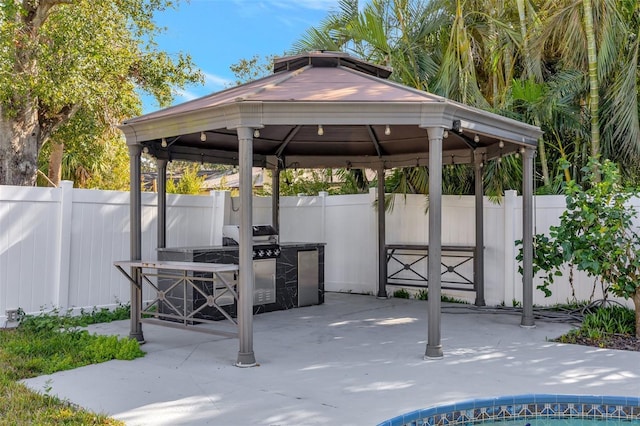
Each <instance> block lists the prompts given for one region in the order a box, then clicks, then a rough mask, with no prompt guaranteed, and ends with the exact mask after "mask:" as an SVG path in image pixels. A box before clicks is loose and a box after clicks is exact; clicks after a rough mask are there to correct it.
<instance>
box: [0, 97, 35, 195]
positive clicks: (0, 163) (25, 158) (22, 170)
mask: <svg viewBox="0 0 640 426" xmlns="http://www.w3.org/2000/svg"><path fill="white" fill-rule="evenodd" d="M39 133H40V126H39V124H38V113H37V108H36V103H35V102H33V101H32V102H29V106H27V107H26V108H23V109H22V110H21V111H19V112H17V113H16V115H15V116H13V117H10V118H9V117H7V115H6V114H5V111H4V110H3V107H2V105H0V185H19V186H33V185H35V183H36V176H37V172H38V138H39V136H40V135H39Z"/></svg>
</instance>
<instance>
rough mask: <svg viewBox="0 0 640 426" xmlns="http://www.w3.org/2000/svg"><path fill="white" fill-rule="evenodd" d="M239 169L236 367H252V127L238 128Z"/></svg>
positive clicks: (254, 360) (253, 358) (253, 363)
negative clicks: (237, 342)
mask: <svg viewBox="0 0 640 426" xmlns="http://www.w3.org/2000/svg"><path fill="white" fill-rule="evenodd" d="M238 144H239V145H238V147H239V160H240V164H239V169H240V176H239V178H240V236H239V238H240V241H238V243H239V244H238V245H239V246H240V247H239V261H238V264H239V265H238V266H239V269H240V273H239V276H238V280H239V288H238V316H237V317H238V318H237V319H238V338H239V340H240V349H239V350H238V359H237V361H236V366H238V367H253V366H255V365H256V357H255V354H254V353H253V289H254V276H253V254H252V253H253V231H252V225H253V188H252V187H253V184H252V183H253V182H252V162H253V129H252V128H251V127H239V128H238Z"/></svg>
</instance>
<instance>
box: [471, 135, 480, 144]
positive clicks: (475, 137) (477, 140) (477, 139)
mask: <svg viewBox="0 0 640 426" xmlns="http://www.w3.org/2000/svg"><path fill="white" fill-rule="evenodd" d="M473 141H474V142H475V143H478V142H480V136H478V135H477V134H476V135H475V136H474V137H473Z"/></svg>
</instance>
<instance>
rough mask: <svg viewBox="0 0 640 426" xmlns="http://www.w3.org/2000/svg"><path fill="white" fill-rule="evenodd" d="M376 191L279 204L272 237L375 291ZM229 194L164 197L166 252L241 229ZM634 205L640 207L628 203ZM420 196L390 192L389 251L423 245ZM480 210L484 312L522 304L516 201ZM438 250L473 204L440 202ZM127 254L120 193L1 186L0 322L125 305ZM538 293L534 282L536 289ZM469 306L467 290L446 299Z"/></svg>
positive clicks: (148, 204)
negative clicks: (231, 227)
mask: <svg viewBox="0 0 640 426" xmlns="http://www.w3.org/2000/svg"><path fill="white" fill-rule="evenodd" d="M375 198H376V194H375V190H372V191H371V192H370V193H369V194H362V195H339V196H327V195H326V194H321V195H320V196H315V197H307V196H301V197H283V198H282V200H281V203H280V228H281V229H280V239H281V241H283V242H292V241H299V242H323V243H326V248H325V288H326V290H328V291H344V292H354V293H367V294H375V292H376V289H377V274H378V266H377V236H376V233H377V222H376V209H375V208H374V202H375ZM142 203H143V218H142V229H143V241H142V246H143V258H145V259H155V258H156V250H155V248H156V232H157V228H156V227H157V224H156V205H157V195H156V194H155V193H143V194H142ZM238 203H239V200H238V199H237V198H231V197H230V195H229V193H227V192H212V194H211V195H210V196H186V195H169V196H168V200H167V247H181V246H208V245H218V244H220V242H221V241H222V226H223V225H226V224H234V223H238V207H239V205H238ZM634 205H635V206H636V208H639V207H640V202H639V200H635V201H634ZM535 206H536V213H535V219H536V229H535V232H537V233H541V232H546V231H548V229H549V226H551V225H554V224H557V223H558V222H559V216H560V215H561V213H562V211H563V209H564V207H565V205H564V198H563V197H562V196H539V197H536V200H535ZM426 207H427V206H426V198H425V197H424V196H418V195H409V196H406V197H404V196H397V197H396V199H395V203H394V208H393V210H392V212H390V213H387V221H386V239H387V244H393V243H414V244H426V243H427V242H428V230H427V223H428V213H427V212H426V210H427V209H426ZM484 208H485V220H484V223H485V299H486V302H487V304H488V305H497V304H501V303H505V304H507V305H511V304H512V303H513V301H520V300H521V299H522V284H521V283H522V280H521V277H520V275H519V274H518V265H517V263H516V261H515V256H516V254H517V251H516V247H515V245H514V241H515V240H516V239H519V238H520V237H521V234H522V199H521V197H518V196H517V195H516V194H515V192H513V191H511V192H508V193H507V195H506V196H505V197H504V198H503V200H502V202H501V203H500V204H496V203H492V202H491V201H489V200H488V199H485V202H484ZM442 217H443V229H442V241H443V244H460V245H474V223H475V222H474V200H473V197H472V196H464V197H458V196H445V197H443V214H442ZM254 223H256V224H263V223H271V200H270V198H266V197H256V198H255V199H254ZM128 258H129V193H128V192H116V191H97V190H83V189H73V188H72V187H71V183H70V182H63V185H62V186H61V187H60V188H26V187H13V186H0V324H2V323H4V321H5V319H6V317H5V312H6V310H8V309H17V308H22V309H23V310H24V311H25V312H36V311H39V310H40V309H43V308H51V307H59V308H62V309H67V308H81V307H82V308H85V309H91V308H93V307H100V306H113V305H115V304H117V303H126V302H128V301H129V284H128V282H127V281H126V280H125V279H124V278H123V277H122V276H121V274H120V273H119V272H118V271H117V270H116V269H115V268H114V267H113V262H114V261H117V260H125V259H128ZM565 275H566V277H563V279H559V280H558V282H557V284H555V285H554V286H553V292H554V294H553V296H552V297H551V298H544V295H543V294H542V293H541V292H540V291H538V290H535V291H534V303H536V304H540V305H549V304H554V303H564V302H566V301H567V300H569V299H571V297H572V292H571V288H570V286H569V284H568V278H567V277H568V276H569V274H568V273H567V274H565ZM534 285H535V282H534ZM592 287H593V279H591V278H588V277H586V276H584V275H583V274H578V273H577V272H576V273H575V274H574V288H575V289H576V295H575V296H576V298H577V299H578V300H586V299H588V298H589V297H590V294H591V289H592ZM450 293H452V294H451V295H452V296H454V297H458V298H463V299H467V300H469V301H473V300H474V296H473V294H471V293H468V292H466V293H465V292H450Z"/></svg>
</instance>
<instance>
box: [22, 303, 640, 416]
mask: <svg viewBox="0 0 640 426" xmlns="http://www.w3.org/2000/svg"><path fill="white" fill-rule="evenodd" d="M426 318H427V303H426V302H424V301H418V300H405V299H388V300H379V299H377V298H375V297H373V296H361V295H350V294H336V293H328V294H327V295H326V303H325V304H324V305H320V306H311V307H307V308H300V309H293V310H289V311H279V312H272V313H267V314H262V315H257V316H255V320H254V329H255V332H254V348H255V352H256V359H257V362H258V363H259V366H258V367H254V368H246V369H242V368H237V367H235V366H233V363H234V362H235V360H236V355H237V351H238V341H237V339H230V338H223V337H217V336H214V335H210V334H204V333H198V332H193V331H185V330H176V329H172V328H166V327H159V326H152V325H147V324H145V325H144V334H145V338H146V340H147V343H146V344H145V345H144V346H143V347H142V348H143V349H144V350H145V351H146V352H147V355H146V356H145V357H144V358H140V359H136V360H134V361H110V362H106V363H103V364H98V365H91V366H87V367H83V368H78V369H75V370H71V371H65V372H60V373H56V374H53V375H49V376H41V377H37V378H33V379H29V380H25V381H24V383H25V384H26V385H27V386H29V387H30V388H32V389H34V390H36V391H40V392H45V389H49V388H50V390H49V393H50V394H54V395H57V396H59V397H60V398H62V399H66V400H68V401H70V402H72V403H74V404H78V405H80V406H82V407H85V408H87V409H89V410H92V411H95V412H100V413H106V414H108V415H111V416H113V417H115V418H117V419H120V420H123V421H125V422H126V424H128V425H203V424H211V425H329V424H331V425H336V424H340V425H375V424H377V423H380V422H382V421H384V420H386V419H389V418H391V417H394V416H396V415H399V414H402V413H405V412H408V411H412V410H415V409H418V408H424V407H428V406H431V405H436V404H441V403H452V402H455V401H459V400H466V399H471V398H481V397H492V396H501V395H514V394H530V393H559V394H562V393H565V394H566V393H571V394H591V395H619V396H635V397H638V396H640V353H638V352H627V351H615V350H607V349H598V348H592V347H583V346H577V345H565V344H558V343H553V342H549V341H548V339H553V338H555V337H557V336H559V335H561V334H563V333H565V332H567V331H568V330H569V329H571V328H572V326H571V325H570V324H561V323H552V322H545V321H540V320H538V321H537V322H536V325H537V326H536V328H533V329H526V328H521V327H520V326H519V323H520V316H518V315H512V314H508V313H504V312H502V313H496V312H495V311H493V310H490V309H487V310H483V311H478V310H477V309H475V308H473V307H470V306H469V307H465V306H464V305H449V304H443V316H442V345H443V351H444V358H442V359H439V360H424V359H423V354H424V352H425V345H426V336H427V324H426V321H427V320H426ZM91 330H92V331H95V332H98V333H104V334H119V335H122V336H127V335H128V333H129V322H128V321H119V322H115V323H110V324H100V325H97V326H94V327H92V329H91Z"/></svg>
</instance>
